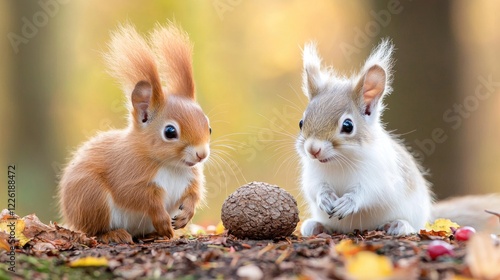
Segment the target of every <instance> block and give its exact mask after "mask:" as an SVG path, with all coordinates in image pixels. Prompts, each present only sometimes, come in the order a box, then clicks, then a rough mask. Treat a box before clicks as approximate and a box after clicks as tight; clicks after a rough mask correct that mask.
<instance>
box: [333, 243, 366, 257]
mask: <svg viewBox="0 0 500 280" xmlns="http://www.w3.org/2000/svg"><path fill="white" fill-rule="evenodd" d="M335 250H336V251H337V253H339V254H341V255H344V256H352V255H354V254H356V253H358V252H359V251H361V247H360V246H359V245H356V244H354V243H352V240H351V239H343V240H341V241H340V243H339V244H337V245H335Z"/></svg>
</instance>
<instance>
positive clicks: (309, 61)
mask: <svg viewBox="0 0 500 280" xmlns="http://www.w3.org/2000/svg"><path fill="white" fill-rule="evenodd" d="M302 57H303V61H304V71H303V73H302V90H303V91H304V94H305V95H306V96H307V97H308V98H309V100H311V99H313V98H314V97H315V96H316V95H317V94H318V93H319V91H320V88H321V87H322V86H323V85H324V83H325V77H324V75H323V74H322V72H321V58H320V57H319V55H318V52H317V50H316V45H315V44H314V43H307V44H306V45H305V46H304V51H303V53H302Z"/></svg>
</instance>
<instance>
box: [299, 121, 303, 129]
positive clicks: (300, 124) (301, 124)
mask: <svg viewBox="0 0 500 280" xmlns="http://www.w3.org/2000/svg"><path fill="white" fill-rule="evenodd" d="M303 125H304V120H300V122H299V128H300V129H302V126H303Z"/></svg>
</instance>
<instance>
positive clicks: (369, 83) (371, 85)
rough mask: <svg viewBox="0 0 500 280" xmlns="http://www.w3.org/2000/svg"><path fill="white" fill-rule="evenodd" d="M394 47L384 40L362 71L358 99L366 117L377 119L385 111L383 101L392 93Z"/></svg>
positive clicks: (358, 85) (356, 90)
mask: <svg viewBox="0 0 500 280" xmlns="http://www.w3.org/2000/svg"><path fill="white" fill-rule="evenodd" d="M393 51H394V45H393V44H392V43H391V42H390V41H389V40H388V39H384V40H382V42H381V43H380V44H379V45H378V46H377V47H376V48H375V49H374V50H373V51H372V53H371V54H370V57H368V59H367V60H366V62H365V65H364V67H363V70H362V71H361V74H360V77H359V80H358V83H357V86H356V89H355V95H356V99H357V100H358V101H359V102H360V105H361V107H362V111H363V113H364V115H366V116H372V115H375V117H376V118H378V116H379V115H380V114H381V112H382V110H383V107H384V106H383V104H382V100H383V98H384V96H386V95H388V94H390V93H391V91H392V87H391V82H392V72H391V71H392V65H393V61H392V53H393Z"/></svg>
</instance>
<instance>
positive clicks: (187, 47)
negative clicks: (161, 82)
mask: <svg viewBox="0 0 500 280" xmlns="http://www.w3.org/2000/svg"><path fill="white" fill-rule="evenodd" d="M151 44H152V46H154V50H155V53H156V54H157V56H158V60H159V61H160V72H161V74H162V77H164V79H165V81H167V83H166V86H167V89H168V90H169V93H172V94H181V95H184V96H187V97H190V98H192V99H194V95H195V86H194V80H193V68H192V52H193V46H192V44H191V42H190V41H189V37H188V34H187V33H186V32H185V31H183V30H182V29H180V28H179V27H178V26H177V25H176V24H175V23H172V22H170V23H168V24H166V25H165V26H161V25H158V26H157V27H156V28H155V30H154V31H153V32H152V33H151Z"/></svg>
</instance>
